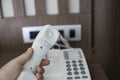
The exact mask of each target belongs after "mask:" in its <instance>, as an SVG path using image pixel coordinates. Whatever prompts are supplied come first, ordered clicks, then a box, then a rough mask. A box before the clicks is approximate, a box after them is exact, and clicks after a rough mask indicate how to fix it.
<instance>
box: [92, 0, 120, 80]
mask: <svg viewBox="0 0 120 80" xmlns="http://www.w3.org/2000/svg"><path fill="white" fill-rule="evenodd" d="M119 8H120V1H119V0H94V41H95V43H94V44H95V45H94V46H95V53H96V55H97V56H98V58H99V61H100V63H101V64H102V67H103V68H104V70H105V72H106V73H107V75H108V77H109V78H110V80H120V69H119V68H120V66H119V56H120V54H119V52H120V42H119V41H120V27H119V26H120V15H119V14H120V9H119Z"/></svg>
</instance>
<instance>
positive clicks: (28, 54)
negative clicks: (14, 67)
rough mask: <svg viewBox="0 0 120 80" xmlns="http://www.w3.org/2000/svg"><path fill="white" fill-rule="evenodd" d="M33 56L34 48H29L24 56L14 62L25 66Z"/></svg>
mask: <svg viewBox="0 0 120 80" xmlns="http://www.w3.org/2000/svg"><path fill="white" fill-rule="evenodd" d="M32 54H33V49H32V48H28V50H27V51H26V52H25V53H23V54H22V55H20V56H18V57H17V58H15V59H14V60H15V61H16V62H17V63H18V64H20V65H24V64H25V63H26V62H27V61H28V60H29V59H30V58H31V57H32Z"/></svg>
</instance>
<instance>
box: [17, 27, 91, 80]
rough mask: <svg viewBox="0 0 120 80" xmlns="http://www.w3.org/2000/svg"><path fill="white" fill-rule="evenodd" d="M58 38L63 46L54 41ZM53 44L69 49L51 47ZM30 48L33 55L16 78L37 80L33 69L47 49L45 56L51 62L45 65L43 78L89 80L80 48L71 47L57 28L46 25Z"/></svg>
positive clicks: (19, 79)
mask: <svg viewBox="0 0 120 80" xmlns="http://www.w3.org/2000/svg"><path fill="white" fill-rule="evenodd" d="M58 38H60V39H61V40H62V41H63V43H64V45H65V46H64V45H60V44H57V43H56V42H57V39H58ZM55 43H56V44H55ZM54 45H57V46H62V47H66V48H69V49H64V50H60V49H51V48H52V47H53V46H54ZM32 48H33V49H34V53H33V56H32V58H31V59H30V60H29V61H28V62H27V63H26V64H25V65H24V67H23V70H22V71H21V73H20V75H19V76H18V78H17V80H37V79H36V77H35V75H34V72H35V69H36V67H37V66H38V65H39V64H40V62H41V60H42V58H43V57H45V55H46V54H47V52H48V51H49V53H48V54H47V58H48V59H50V61H51V63H50V65H49V66H46V67H45V74H44V80H91V77H90V73H89V70H88V66H87V63H86V60H85V57H84V54H83V52H82V50H81V49H80V48H77V49H74V48H71V47H70V45H69V43H68V42H67V40H65V39H64V38H63V37H62V36H60V33H59V32H58V31H57V30H54V29H52V28H50V25H46V26H45V27H43V28H42V30H41V31H40V32H39V33H38V35H37V37H36V39H35V40H34V43H33V45H32ZM50 49H51V50H50Z"/></svg>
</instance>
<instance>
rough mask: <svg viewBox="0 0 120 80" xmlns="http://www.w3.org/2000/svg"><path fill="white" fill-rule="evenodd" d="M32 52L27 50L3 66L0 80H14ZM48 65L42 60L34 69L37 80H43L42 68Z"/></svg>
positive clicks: (0, 70)
mask: <svg viewBox="0 0 120 80" xmlns="http://www.w3.org/2000/svg"><path fill="white" fill-rule="evenodd" d="M33 51H34V50H33V49H32V48H28V50H27V51H26V52H24V53H23V54H22V55H20V56H18V57H16V58H14V59H13V60H11V61H9V62H8V63H7V64H5V65H4V66H3V67H2V68H1V69H0V80H16V79H17V77H18V75H19V74H20V72H21V70H22V68H23V65H24V64H25V63H26V62H27V61H28V60H29V59H30V58H31V57H32V55H33ZM49 63H50V61H49V60H47V59H43V60H42V62H41V64H40V66H38V67H37V68H36V73H35V76H36V78H37V79H38V80H43V76H42V74H43V73H44V69H43V67H42V66H46V65H48V64H49Z"/></svg>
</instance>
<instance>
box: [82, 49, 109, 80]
mask: <svg viewBox="0 0 120 80" xmlns="http://www.w3.org/2000/svg"><path fill="white" fill-rule="evenodd" d="M83 51H84V54H85V57H86V60H87V63H88V67H89V70H90V74H91V78H92V80H109V79H108V78H107V76H106V74H105V72H104V70H103V69H102V67H101V65H100V64H99V62H98V60H97V58H96V56H95V54H93V53H92V51H91V49H83Z"/></svg>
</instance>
